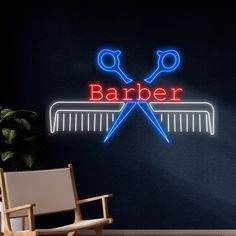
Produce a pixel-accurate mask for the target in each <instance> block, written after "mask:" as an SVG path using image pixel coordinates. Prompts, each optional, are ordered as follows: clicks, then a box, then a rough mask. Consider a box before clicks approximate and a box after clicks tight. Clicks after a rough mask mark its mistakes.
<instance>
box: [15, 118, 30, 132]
mask: <svg viewBox="0 0 236 236" xmlns="http://www.w3.org/2000/svg"><path fill="white" fill-rule="evenodd" d="M15 120H16V121H17V122H18V123H20V124H21V125H22V126H23V127H24V128H26V129H27V130H30V129H31V124H30V123H29V121H28V120H26V119H23V118H21V119H19V118H16V119H15Z"/></svg>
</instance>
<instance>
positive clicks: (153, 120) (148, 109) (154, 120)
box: [137, 102, 170, 143]
mask: <svg viewBox="0 0 236 236" xmlns="http://www.w3.org/2000/svg"><path fill="white" fill-rule="evenodd" d="M137 105H138V106H139V107H140V108H141V110H142V111H143V113H144V114H145V115H146V116H147V117H148V119H149V120H150V121H151V123H152V124H153V125H154V127H155V128H156V129H157V131H158V132H159V133H160V134H161V136H162V137H163V138H164V140H165V141H166V142H167V143H170V140H169V138H168V137H167V135H166V133H165V131H164V130H163V128H162V127H161V125H160V122H159V121H158V120H157V118H156V116H155V115H154V113H153V111H152V109H151V107H150V105H149V104H148V103H147V102H138V103H137Z"/></svg>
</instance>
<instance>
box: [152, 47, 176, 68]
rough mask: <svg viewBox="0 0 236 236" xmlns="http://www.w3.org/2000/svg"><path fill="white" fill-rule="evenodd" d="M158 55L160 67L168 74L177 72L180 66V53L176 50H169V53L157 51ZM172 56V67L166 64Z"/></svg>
mask: <svg viewBox="0 0 236 236" xmlns="http://www.w3.org/2000/svg"><path fill="white" fill-rule="evenodd" d="M157 55H158V56H159V60H158V61H159V63H160V66H161V67H163V69H164V70H165V71H166V72H167V71H169V72H171V71H173V70H175V69H176V68H177V67H178V66H179V64H180V56H179V53H178V52H177V51H175V50H167V51H160V50H158V51H157ZM169 56H172V57H173V58H174V61H173V64H172V65H166V64H165V59H166V57H169Z"/></svg>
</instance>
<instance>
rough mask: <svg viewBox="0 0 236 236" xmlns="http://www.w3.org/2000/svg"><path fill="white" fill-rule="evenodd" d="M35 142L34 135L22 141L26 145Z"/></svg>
mask: <svg viewBox="0 0 236 236" xmlns="http://www.w3.org/2000/svg"><path fill="white" fill-rule="evenodd" d="M35 140H36V136H35V135H33V136H30V137H28V138H25V139H24V141H25V142H26V143H32V142H34V141H35Z"/></svg>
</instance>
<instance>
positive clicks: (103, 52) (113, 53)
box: [97, 49, 121, 71]
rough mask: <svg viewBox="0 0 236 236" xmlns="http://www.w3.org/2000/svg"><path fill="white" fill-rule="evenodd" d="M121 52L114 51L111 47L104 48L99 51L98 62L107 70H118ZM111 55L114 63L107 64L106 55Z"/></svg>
mask: <svg viewBox="0 0 236 236" xmlns="http://www.w3.org/2000/svg"><path fill="white" fill-rule="evenodd" d="M120 54H121V52H120V51H119V50H116V51H113V50H110V49H103V50H101V51H100V52H99V54H98V56H97V62H98V65H99V66H100V68H102V69H103V70H105V71H114V70H117V69H118V68H119V65H120V61H119V55H120ZM106 56H109V57H111V58H112V64H111V65H107V64H106V63H105V62H104V57H106Z"/></svg>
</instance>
